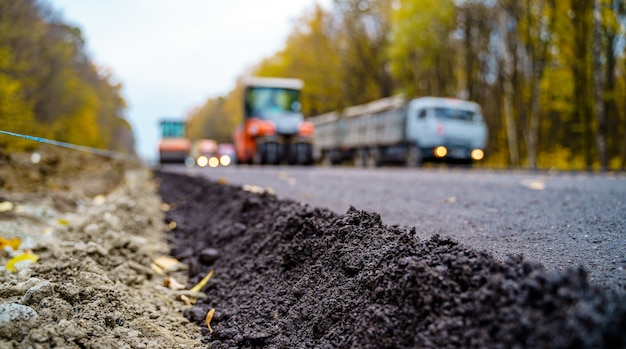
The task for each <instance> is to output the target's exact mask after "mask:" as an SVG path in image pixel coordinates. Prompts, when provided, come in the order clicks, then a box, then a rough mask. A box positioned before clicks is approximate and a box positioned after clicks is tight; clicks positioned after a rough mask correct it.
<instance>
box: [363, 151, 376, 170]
mask: <svg viewBox="0 0 626 349" xmlns="http://www.w3.org/2000/svg"><path fill="white" fill-rule="evenodd" d="M378 158H379V156H378V152H377V151H376V150H371V151H368V152H367V156H366V157H365V166H367V167H368V168H375V167H376V166H378Z"/></svg>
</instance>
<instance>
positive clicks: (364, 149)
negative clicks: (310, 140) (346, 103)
mask: <svg viewBox="0 0 626 349" xmlns="http://www.w3.org/2000/svg"><path fill="white" fill-rule="evenodd" d="M309 120H310V121H311V122H312V123H313V124H314V125H315V131H316V132H315V136H314V144H315V149H314V157H315V158H316V159H317V160H318V161H321V162H322V163H323V164H326V165H330V164H339V163H342V162H343V161H345V160H350V161H352V162H353V163H354V165H355V166H367V167H374V166H378V165H381V164H385V163H400V164H404V165H406V166H421V165H422V164H423V163H424V162H425V161H431V160H436V161H449V162H460V163H467V164H471V163H473V162H475V161H480V160H482V159H483V158H484V156H485V146H486V142H487V126H486V124H485V122H484V120H483V117H482V111H481V108H480V106H479V105H478V104H477V103H474V102H470V101H466V100H461V99H454V98H439V97H422V98H416V99H413V100H410V101H406V100H405V99H404V98H402V97H397V96H396V97H389V98H384V99H380V100H376V101H373V102H370V103H367V104H363V105H358V106H353V107H349V108H346V109H345V110H344V111H343V113H338V112H331V113H327V114H322V115H319V116H315V117H312V118H310V119H309Z"/></svg>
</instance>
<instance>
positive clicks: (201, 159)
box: [196, 155, 209, 167]
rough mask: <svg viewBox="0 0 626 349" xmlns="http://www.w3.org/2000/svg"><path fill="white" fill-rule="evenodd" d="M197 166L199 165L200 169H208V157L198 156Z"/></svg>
mask: <svg viewBox="0 0 626 349" xmlns="http://www.w3.org/2000/svg"><path fill="white" fill-rule="evenodd" d="M196 164H198V166H200V167H206V165H208V164H209V159H207V157H206V156H204V155H202V156H198V158H197V159H196Z"/></svg>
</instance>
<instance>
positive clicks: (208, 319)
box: [205, 308, 215, 333]
mask: <svg viewBox="0 0 626 349" xmlns="http://www.w3.org/2000/svg"><path fill="white" fill-rule="evenodd" d="M213 314H215V308H211V309H210V310H209V312H208V313H206V319H205V321H206V326H207V327H208V328H209V332H211V333H213V329H212V328H211V320H212V319H213Z"/></svg>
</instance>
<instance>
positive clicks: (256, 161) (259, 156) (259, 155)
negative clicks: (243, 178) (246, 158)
mask: <svg viewBox="0 0 626 349" xmlns="http://www.w3.org/2000/svg"><path fill="white" fill-rule="evenodd" d="M266 152H267V149H266V145H265V144H259V145H258V146H257V147H256V153H254V156H253V157H252V164H253V165H263V164H265V153H266Z"/></svg>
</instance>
